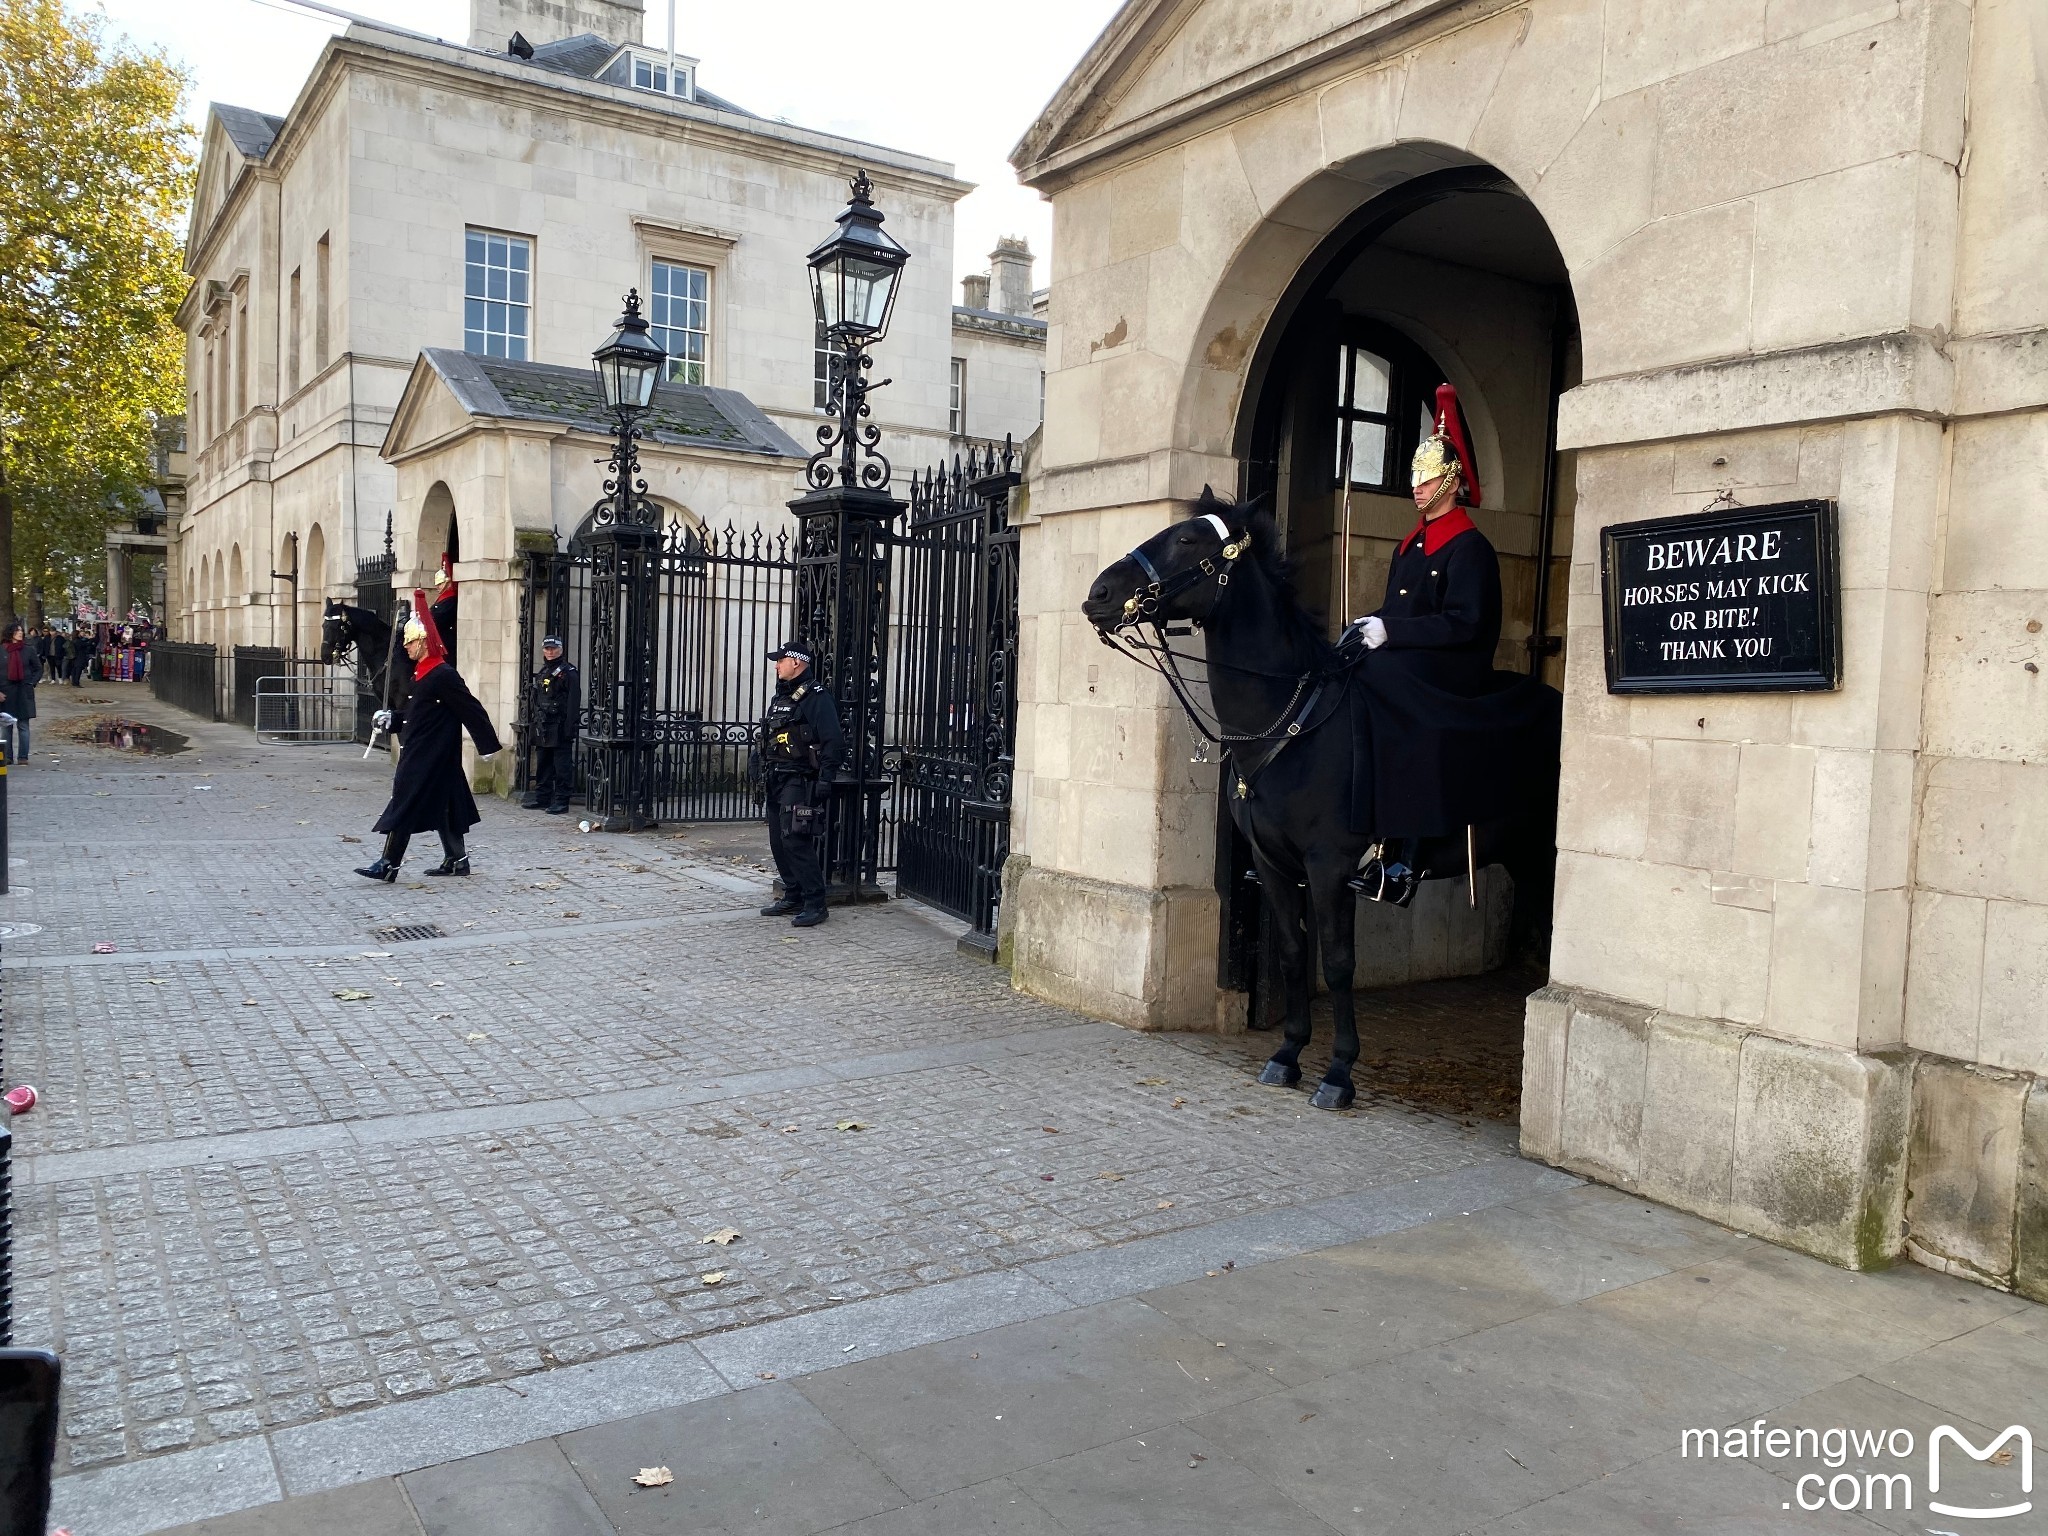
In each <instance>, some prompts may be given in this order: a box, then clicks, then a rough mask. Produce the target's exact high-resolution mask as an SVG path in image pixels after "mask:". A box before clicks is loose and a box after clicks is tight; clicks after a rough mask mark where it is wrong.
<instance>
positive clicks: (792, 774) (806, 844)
mask: <svg viewBox="0 0 2048 1536" xmlns="http://www.w3.org/2000/svg"><path fill="white" fill-rule="evenodd" d="M815 657H816V653H815V652H814V651H812V649H811V647H810V645H809V644H808V643H807V642H805V641H803V640H791V641H789V642H788V643H787V644H785V645H783V646H782V647H781V648H780V649H779V650H773V651H770V652H769V653H768V659H769V660H770V661H773V662H774V663H775V697H774V698H773V699H772V700H770V701H769V704H768V713H767V714H766V715H764V716H763V717H762V719H761V741H760V752H761V767H762V773H763V775H764V777H765V778H766V781H767V790H768V847H769V849H770V850H771V851H772V852H773V853H774V855H775V869H776V873H778V874H779V875H781V877H782V897H781V899H780V900H779V901H775V902H772V903H770V904H769V905H768V906H765V907H763V908H762V909H761V915H762V916H763V917H783V916H787V915H788V914H790V913H794V914H795V916H794V917H791V918H790V922H791V924H792V926H794V927H797V928H815V927H817V926H818V924H820V923H822V922H824V921H825V871H824V866H823V864H822V862H821V860H820V857H819V855H820V852H821V849H822V847H823V844H824V834H825V817H826V811H827V807H828V806H829V804H830V802H831V798H832V781H833V778H834V776H835V775H836V774H837V773H838V772H839V765H840V763H841V761H842V760H843V759H844V758H845V756H846V734H845V732H843V731H842V730H840V728H839V706H838V705H837V704H835V703H834V702H833V700H832V695H831V694H830V693H829V692H827V691H826V689H825V688H824V686H823V685H822V684H820V683H818V682H816V681H814V680H813V679H812V677H811V675H810V671H811V663H812V661H813V660H814V659H815Z"/></svg>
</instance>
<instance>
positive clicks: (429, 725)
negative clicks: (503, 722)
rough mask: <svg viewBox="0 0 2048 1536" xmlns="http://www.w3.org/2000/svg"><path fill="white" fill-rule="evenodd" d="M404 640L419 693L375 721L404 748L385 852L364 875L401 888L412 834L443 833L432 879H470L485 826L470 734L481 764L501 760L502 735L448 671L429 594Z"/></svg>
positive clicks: (416, 600)
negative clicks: (468, 763)
mask: <svg viewBox="0 0 2048 1536" xmlns="http://www.w3.org/2000/svg"><path fill="white" fill-rule="evenodd" d="M404 639H405V654H406V655H407V656H408V657H409V658H410V659H411V661H412V664H413V674H412V692H411V694H410V696H409V697H407V699H406V700H405V703H404V705H403V707H401V708H399V709H380V710H378V711H377V713H376V715H375V716H374V720H375V723H376V725H377V728H378V729H379V730H384V731H392V732H395V733H396V734H397V736H398V740H399V745H400V750H399V754H398V768H397V771H396V772H395V773H393V774H392V776H391V802H390V804H388V805H386V806H385V807H384V814H383V815H382V816H379V817H378V818H377V824H376V828H375V830H376V831H379V832H382V833H383V834H384V851H383V853H382V854H380V855H379V856H378V858H377V861H376V862H375V863H374V864H368V865H365V866H364V867H363V868H361V869H358V870H357V871H356V873H357V874H359V875H364V876H367V877H368V878H370V879H372V880H383V881H386V882H389V881H393V880H396V879H397V878H398V866H399V864H400V863H401V862H403V860H404V858H405V847H406V844H407V842H408V841H410V839H411V837H412V834H413V833H415V832H438V833H439V834H440V836H441V854H442V858H441V862H440V863H439V864H438V865H437V866H435V867H434V868H433V869H430V870H428V871H427V873H428V874H430V875H466V874H468V873H469V852H468V849H467V848H466V847H465V846H464V844H463V837H464V834H466V833H467V832H468V831H469V829H470V828H471V827H473V826H475V825H476V824H477V822H478V820H479V819H480V818H479V817H478V816H477V813H476V797H475V796H474V795H472V794H471V793H470V792H469V779H468V776H467V775H465V774H464V773H463V771H462V733H463V732H464V731H465V730H467V731H468V732H469V739H470V740H471V741H473V742H475V743H476V750H477V754H478V755H479V756H480V757H491V756H493V755H495V754H496V753H497V751H498V748H499V742H498V733H497V731H496V729H495V728H493V726H492V725H491V717H490V716H489V715H487V714H485V713H484V707H483V705H481V704H479V703H478V702H477V701H476V696H475V695H474V694H472V693H471V692H470V691H469V685H468V684H467V683H465V682H464V681H463V680H462V675H461V674H460V673H459V672H457V671H456V670H455V668H454V667H452V666H450V665H449V664H448V659H447V652H446V650H445V649H444V648H443V646H442V644H441V633H440V631H439V630H438V629H437V628H436V627H435V625H434V616H433V614H432V613H431V612H430V611H429V610H428V608H427V594H426V593H425V592H424V591H421V590H419V589H417V588H415V589H414V591H413V594H412V617H411V618H410V619H408V620H407V621H406V624H405V631H404Z"/></svg>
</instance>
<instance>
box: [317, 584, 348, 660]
mask: <svg viewBox="0 0 2048 1536" xmlns="http://www.w3.org/2000/svg"><path fill="white" fill-rule="evenodd" d="M354 646H355V635H354V633H353V632H352V631H351V630H350V628H349V622H348V608H347V605H345V604H343V603H341V602H339V601H337V600H336V599H334V598H331V597H330V598H329V599H327V606H326V607H325V608H323V609H321V611H320V660H321V661H322V662H324V663H325V664H327V665H328V666H333V665H334V663H336V662H337V661H340V660H341V659H342V658H344V657H345V656H347V655H348V653H349V651H350V650H352V649H353V648H354Z"/></svg>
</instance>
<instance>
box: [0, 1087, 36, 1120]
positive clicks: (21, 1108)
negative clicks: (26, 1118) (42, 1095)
mask: <svg viewBox="0 0 2048 1536" xmlns="http://www.w3.org/2000/svg"><path fill="white" fill-rule="evenodd" d="M0 1100H4V1101H5V1102H6V1104H7V1112H8V1113H9V1114H10V1115H25V1114H27V1113H28V1112H29V1111H30V1110H32V1109H34V1108H35V1107H36V1090H35V1087H34V1085H33V1084H30V1083H21V1084H19V1085H17V1086H16V1087H13V1088H10V1089H8V1090H7V1091H6V1092H5V1093H0Z"/></svg>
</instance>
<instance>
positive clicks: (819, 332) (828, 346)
mask: <svg viewBox="0 0 2048 1536" xmlns="http://www.w3.org/2000/svg"><path fill="white" fill-rule="evenodd" d="M838 377H839V349H838V348H837V347H835V346H833V345H832V338H831V337H830V336H827V335H826V334H825V327H824V326H822V325H820V326H817V327H816V328H815V329H814V330H813V331H812V332H811V404H812V405H814V406H816V407H817V408H818V409H819V410H821V411H828V410H830V409H831V408H832V385H833V383H834V381H835V380H837V378H838Z"/></svg>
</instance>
